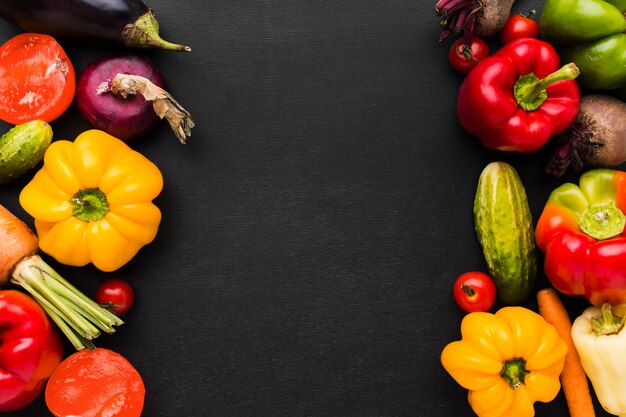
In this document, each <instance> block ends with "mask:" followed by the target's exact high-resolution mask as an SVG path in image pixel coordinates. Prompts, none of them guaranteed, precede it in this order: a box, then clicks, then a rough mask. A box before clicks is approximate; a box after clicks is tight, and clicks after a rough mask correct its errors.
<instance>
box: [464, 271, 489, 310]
mask: <svg viewBox="0 0 626 417" xmlns="http://www.w3.org/2000/svg"><path fill="white" fill-rule="evenodd" d="M453 294H454V299H455V301H456V303H457V304H458V305H459V307H461V309H463V310H464V311H467V312H468V313H471V312H474V311H487V310H489V309H490V308H491V307H493V304H494V303H495V301H496V284H495V283H494V282H493V279H492V278H491V277H490V276H489V275H487V274H485V273H483V272H477V271H471V272H466V273H464V274H461V276H459V277H458V278H457V280H456V282H455V283H454V290H453Z"/></svg>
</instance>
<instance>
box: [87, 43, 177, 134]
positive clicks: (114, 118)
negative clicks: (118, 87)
mask: <svg viewBox="0 0 626 417" xmlns="http://www.w3.org/2000/svg"><path fill="white" fill-rule="evenodd" d="M118 73H126V74H133V75H139V76H142V77H145V78H147V79H149V80H150V81H151V82H152V83H154V84H156V85H157V86H159V87H161V88H165V87H166V83H165V79H164V77H163V75H162V74H161V72H160V71H159V69H158V68H157V67H156V66H155V65H154V64H153V63H152V62H151V61H150V60H149V59H148V58H146V57H145V56H142V55H136V54H123V55H105V56H103V57H100V58H98V59H96V60H95V61H93V62H91V63H90V64H89V65H87V67H85V69H84V71H83V73H82V74H81V76H80V78H79V80H78V84H77V86H76V106H77V108H78V111H79V112H80V114H81V115H82V116H83V118H84V119H85V120H86V121H87V122H88V123H89V124H90V125H91V126H92V127H94V128H96V129H100V130H103V131H105V132H107V133H109V134H110V135H112V136H115V137H116V138H118V139H121V140H123V141H132V140H135V139H138V138H140V137H143V136H145V135H146V134H148V133H150V132H151V131H152V130H153V129H155V128H156V126H157V125H158V124H159V122H160V120H161V119H160V118H159V117H158V116H157V115H156V113H155V112H154V109H153V107H152V104H151V103H150V102H148V101H146V100H145V99H144V98H143V96H141V95H129V96H128V97H126V98H122V97H119V96H117V95H115V94H113V93H111V92H104V93H98V88H99V86H100V84H101V83H103V82H110V81H111V80H112V79H113V77H115V75H116V74H118Z"/></svg>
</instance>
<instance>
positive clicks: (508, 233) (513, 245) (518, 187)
mask: <svg viewBox="0 0 626 417" xmlns="http://www.w3.org/2000/svg"><path fill="white" fill-rule="evenodd" d="M474 221H475V228H476V234H477V235H478V240H479V242H480V245H481V246H482V249H483V254H484V256H485V261H486V263H487V269H488V271H489V274H490V275H491V277H492V278H493V279H494V281H495V284H496V288H497V294H498V298H499V299H500V300H501V301H502V302H503V303H505V304H509V305H515V304H520V303H522V302H523V301H524V300H525V299H526V298H527V297H528V296H529V294H530V291H531V290H532V287H533V285H534V282H535V277H536V275H537V248H536V244H535V232H534V228H533V222H532V216H531V213H530V208H529V206H528V199H527V197H526V191H525V190H524V186H523V184H522V181H521V179H520V177H519V175H518V174H517V171H515V169H514V168H513V167H512V166H511V165H509V164H507V163H505V162H492V163H490V164H489V165H487V166H486V167H485V169H484V170H483V172H482V173H481V175H480V178H479V180H478V187H477V190H476V198H475V200H474Z"/></svg>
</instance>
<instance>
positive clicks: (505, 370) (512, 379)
mask: <svg viewBox="0 0 626 417" xmlns="http://www.w3.org/2000/svg"><path fill="white" fill-rule="evenodd" d="M529 373H530V371H528V370H527V369H526V359H524V358H514V359H508V360H506V361H504V363H503V364H502V371H500V376H501V377H502V378H503V379H504V380H505V381H506V382H507V383H508V384H509V386H510V387H511V389H516V388H519V387H520V385H521V384H523V383H524V380H525V378H526V375H527V374H529Z"/></svg>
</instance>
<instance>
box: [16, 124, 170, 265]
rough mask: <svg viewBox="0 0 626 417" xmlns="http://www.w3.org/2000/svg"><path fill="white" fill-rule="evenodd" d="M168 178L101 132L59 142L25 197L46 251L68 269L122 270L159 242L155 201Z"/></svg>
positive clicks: (48, 153)
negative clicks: (139, 252)
mask: <svg viewBox="0 0 626 417" xmlns="http://www.w3.org/2000/svg"><path fill="white" fill-rule="evenodd" d="M162 188H163V176H162V175H161V172H160V171H159V169H158V168H157V166H156V165H154V164H153V163H152V162H150V161H149V160H148V159H147V158H146V157H145V156H143V155H141V154H140V153H139V152H137V151H135V150H133V149H131V148H130V147H129V146H128V145H127V144H125V143H124V142H122V141H121V140H119V139H117V138H115V137H113V136H111V135H109V134H107V133H105V132H103V131H100V130H88V131H86V132H83V133H81V134H80V135H79V136H78V137H77V138H76V140H75V141H74V142H70V141H66V140H58V141H56V142H53V143H52V145H50V147H49V148H48V150H47V151H46V153H45V155H44V164H43V167H42V168H41V169H40V170H39V171H38V172H37V173H36V174H35V176H34V177H33V179H32V180H31V181H30V182H29V183H28V184H27V185H26V186H25V187H24V189H23V190H22V192H21V193H20V198H19V199H20V204H21V205H22V207H23V208H24V210H26V212H28V213H29V214H30V215H31V216H33V217H34V219H35V221H34V223H35V229H36V231H37V234H38V236H39V247H40V248H41V250H42V251H43V252H45V253H47V254H48V255H50V256H52V257H53V258H55V259H56V260H57V261H59V262H60V263H63V264H66V265H73V266H83V265H86V264H88V263H93V264H94V265H95V266H96V267H97V268H98V269H100V270H102V271H114V270H116V269H118V268H120V267H121V266H123V265H124V264H126V263H127V262H128V261H130V260H131V259H132V258H133V257H134V256H135V255H136V254H137V252H138V251H139V249H141V248H142V247H143V246H144V245H146V244H148V243H150V242H152V240H154V238H155V237H156V233H157V230H158V228H159V224H160V222H161V211H160V210H159V209H158V207H156V206H155V205H154V204H153V203H152V200H153V199H154V198H156V197H157V196H158V195H159V194H160V192H161V190H162Z"/></svg>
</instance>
